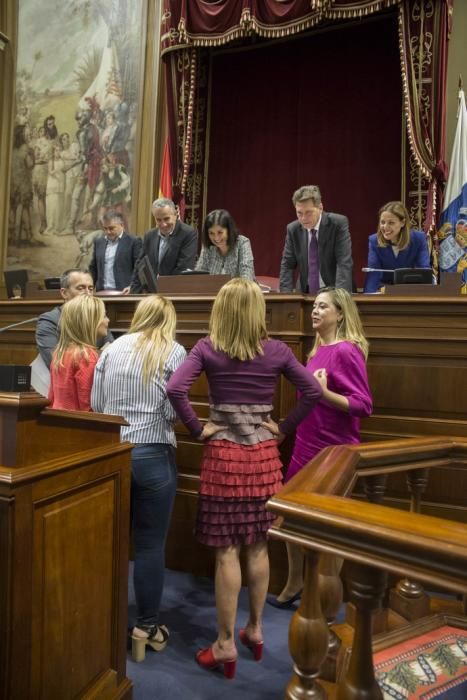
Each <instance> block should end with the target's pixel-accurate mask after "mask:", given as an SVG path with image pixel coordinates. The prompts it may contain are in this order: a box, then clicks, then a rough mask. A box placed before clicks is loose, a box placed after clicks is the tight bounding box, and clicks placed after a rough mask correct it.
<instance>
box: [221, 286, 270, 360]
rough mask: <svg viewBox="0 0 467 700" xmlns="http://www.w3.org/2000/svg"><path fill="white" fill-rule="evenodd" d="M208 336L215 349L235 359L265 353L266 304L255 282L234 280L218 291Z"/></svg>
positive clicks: (244, 358) (243, 358)
mask: <svg viewBox="0 0 467 700" xmlns="http://www.w3.org/2000/svg"><path fill="white" fill-rule="evenodd" d="M209 336H210V338H211V342H212V344H213V346H214V348H215V350H221V351H222V352H225V353H226V354H227V355H228V356H229V357H231V358H236V359H237V360H252V359H253V358H254V357H256V356H257V355H262V354H263V353H264V351H263V346H262V341H263V340H267V337H268V334H267V330H266V304H265V303H264V297H263V293H262V292H261V290H260V288H259V286H258V285H257V284H256V282H252V281H251V280H246V279H241V278H240V277H236V278H235V279H233V280H230V282H227V284H225V285H224V286H223V287H222V288H221V290H220V291H219V293H218V294H217V296H216V298H215V300H214V304H213V306H212V311H211V318H210V320H209Z"/></svg>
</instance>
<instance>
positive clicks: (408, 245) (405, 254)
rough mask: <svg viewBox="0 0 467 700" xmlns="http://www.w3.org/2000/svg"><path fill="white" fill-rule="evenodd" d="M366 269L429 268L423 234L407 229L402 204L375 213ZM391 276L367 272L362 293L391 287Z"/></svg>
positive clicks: (389, 205)
mask: <svg viewBox="0 0 467 700" xmlns="http://www.w3.org/2000/svg"><path fill="white" fill-rule="evenodd" d="M368 267H369V268H374V269H376V270H392V271H394V270H398V269H400V268H402V267H428V268H429V267H430V253H429V250H428V243H427V238H426V234H425V233H424V232H423V231H411V230H410V217H409V213H408V211H407V209H406V208H405V207H404V205H403V204H402V202H388V203H387V204H384V205H383V206H382V207H381V209H380V210H379V212H378V229H377V233H373V234H372V235H371V236H370V237H369V239H368ZM393 281H394V275H393V274H384V272H369V273H368V274H367V277H366V281H365V287H364V292H367V293H368V292H377V291H378V290H379V288H380V287H381V286H382V285H383V284H392V283H393Z"/></svg>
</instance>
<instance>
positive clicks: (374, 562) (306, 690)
mask: <svg viewBox="0 0 467 700" xmlns="http://www.w3.org/2000/svg"><path fill="white" fill-rule="evenodd" d="M453 464H455V465H466V464H467V440H465V439H461V438H460V439H452V438H421V439H418V438H414V439H409V440H391V441H385V442H382V443H373V444H367V445H356V446H352V447H342V446H339V447H334V448H327V449H326V450H324V451H323V452H321V453H320V454H319V455H318V456H317V457H316V458H315V459H314V460H313V461H312V462H310V464H309V465H307V467H306V468H305V469H303V470H302V471H301V472H300V473H299V474H297V476H296V477H294V479H292V480H291V481H290V482H289V483H288V484H287V485H286V486H285V487H284V488H283V489H282V490H281V491H280V492H279V493H278V494H277V495H276V496H275V497H274V498H272V499H271V500H270V501H269V504H268V509H269V510H271V511H272V512H274V513H275V514H276V515H278V516H280V519H279V520H278V521H277V522H276V524H275V525H274V526H273V527H272V528H271V530H270V535H271V536H272V537H275V538H277V539H281V540H284V541H286V542H291V543H294V544H298V545H301V546H303V547H304V549H305V553H306V558H305V587H304V592H303V596H302V599H301V603H300V607H299V608H298V610H297V611H296V612H295V614H294V615H293V617H292V621H291V625H290V631H289V647H290V653H291V656H292V659H293V661H294V671H293V675H292V678H291V680H290V682H289V685H288V686H287V689H286V697H287V698H289V699H294V700H298V699H299V698H304V697H307V698H311V697H313V698H324V697H327V694H326V690H325V687H324V685H323V684H322V683H320V681H319V680H317V679H318V676H320V677H322V676H323V673H322V671H323V669H326V663H329V656H330V655H331V656H335V653H336V644H337V643H338V642H336V640H335V638H333V637H332V636H330V634H329V622H330V620H331V618H332V613H333V612H335V611H336V609H338V606H339V604H340V602H341V600H342V598H340V600H339V596H340V587H339V585H338V583H337V581H336V580H337V579H339V563H338V561H339V560H341V559H344V560H345V561H346V578H347V584H348V591H349V596H350V600H351V602H352V603H353V604H354V606H355V610H356V614H355V626H354V639H353V645H352V653H351V657H350V662H349V664H348V667H347V669H346V671H345V673H344V675H343V677H342V678H341V679H340V680H339V681H338V684H337V698H339V700H350V699H352V700H358V699H359V698H362V700H363V698H365V700H373V699H374V700H377V699H378V700H379V699H380V698H381V697H382V695H381V691H380V689H379V686H378V685H377V683H376V680H375V676H374V670H373V660H372V636H371V632H372V613H373V611H374V610H375V609H377V608H378V607H380V606H381V603H382V600H383V596H384V594H385V592H386V585H387V572H392V573H393V574H397V575H399V576H402V577H404V581H406V582H408V585H407V586H406V587H405V588H406V590H405V592H404V586H402V593H401V595H402V596H403V595H404V594H405V595H407V597H408V598H410V595H411V593H413V591H412V590H411V586H412V582H413V586H415V589H414V590H415V597H416V595H417V594H418V592H419V590H421V591H422V592H423V589H422V588H421V584H425V585H428V586H430V587H431V588H434V589H439V588H442V589H447V590H450V591H453V592H456V593H461V594H463V595H466V594H467V525H465V524H463V523H460V522H452V521H449V520H443V519H441V518H434V517H431V516H427V515H421V514H420V513H419V512H418V511H419V509H420V499H421V494H422V491H423V488H424V485H425V484H426V481H427V479H428V475H429V469H430V468H431V467H433V466H436V467H438V468H439V467H442V468H444V467H449V466H450V465H453ZM395 471H404V472H407V475H408V485H409V491H410V493H411V512H405V511H402V510H396V509H394V508H388V507H386V506H382V505H379V503H380V502H381V500H382V498H383V496H384V481H385V478H386V475H387V474H388V473H392V472H395ZM359 478H363V479H365V492H366V494H367V497H368V499H369V500H370V501H373V502H370V503H365V502H362V501H357V500H353V499H350V498H347V497H346V496H348V495H349V494H350V492H351V489H352V487H353V486H354V484H355V482H356V481H357V479H359ZM466 507H467V503H466ZM329 590H330V591H331V594H329ZM324 676H325V677H328V676H326V673H325V674H324Z"/></svg>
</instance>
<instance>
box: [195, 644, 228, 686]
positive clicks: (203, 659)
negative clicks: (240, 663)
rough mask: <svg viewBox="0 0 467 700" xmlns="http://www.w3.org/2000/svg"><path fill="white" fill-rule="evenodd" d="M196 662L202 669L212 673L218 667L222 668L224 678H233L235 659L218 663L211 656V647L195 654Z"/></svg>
mask: <svg viewBox="0 0 467 700" xmlns="http://www.w3.org/2000/svg"><path fill="white" fill-rule="evenodd" d="M196 661H197V662H198V663H199V665H200V666H201V667H202V668H206V669H208V670H210V671H213V670H214V669H215V668H219V666H223V667H224V676H225V678H228V679H229V680H230V679H232V678H234V676H235V669H236V667H237V659H227V660H226V661H218V660H217V659H216V657H215V656H214V654H213V651H212V647H207V648H206V649H200V650H199V651H198V653H197V654H196Z"/></svg>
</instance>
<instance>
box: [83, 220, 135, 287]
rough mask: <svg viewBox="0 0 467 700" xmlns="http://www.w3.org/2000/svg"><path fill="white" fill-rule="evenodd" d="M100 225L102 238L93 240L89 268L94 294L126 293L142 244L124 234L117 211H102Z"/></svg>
mask: <svg viewBox="0 0 467 700" xmlns="http://www.w3.org/2000/svg"><path fill="white" fill-rule="evenodd" d="M101 226H102V230H103V232H104V235H103V236H98V237H97V238H95V239H94V244H93V254H92V259H91V263H90V265H89V271H90V273H91V275H92V278H93V280H94V284H95V287H96V292H100V291H102V290H104V291H105V290H109V291H110V290H112V291H114V290H118V291H120V292H123V293H124V294H127V293H128V292H129V289H130V284H131V278H132V276H133V270H134V267H135V262H136V260H137V259H138V258H139V255H140V253H141V248H142V245H143V243H142V241H141V238H138V236H131V235H130V234H129V233H126V231H125V225H124V219H123V216H122V214H120V212H118V211H114V210H112V209H109V210H108V211H107V212H105V214H103V215H102V216H101Z"/></svg>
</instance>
